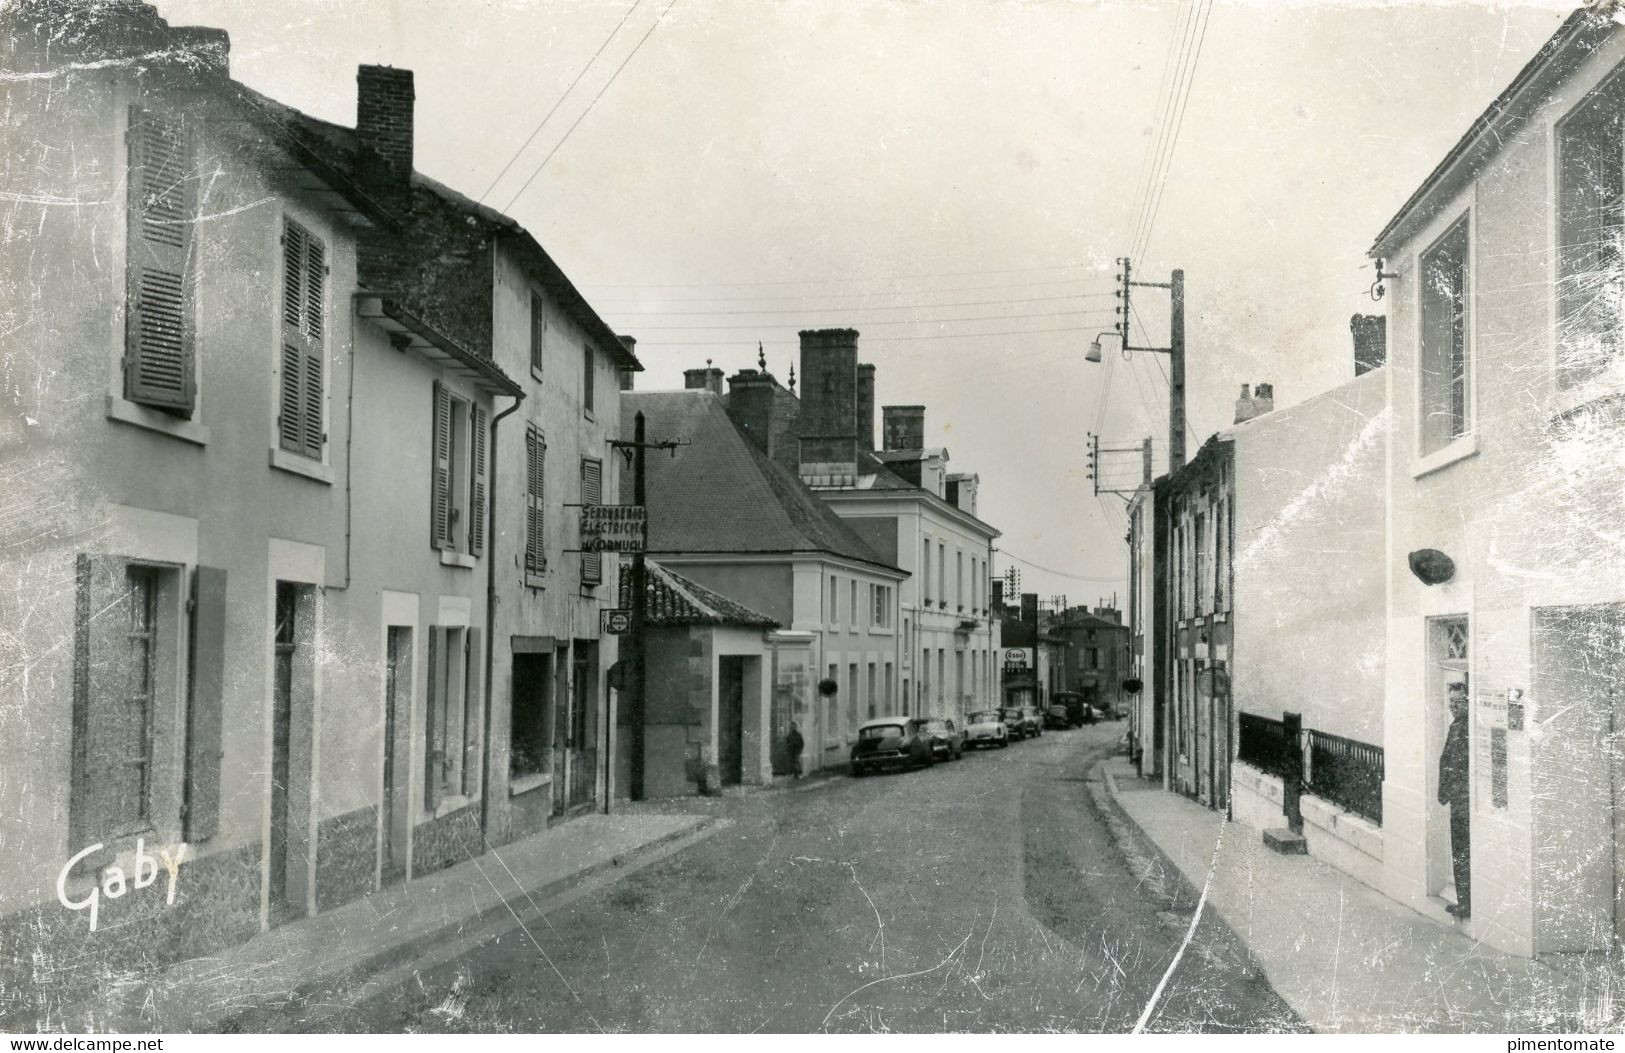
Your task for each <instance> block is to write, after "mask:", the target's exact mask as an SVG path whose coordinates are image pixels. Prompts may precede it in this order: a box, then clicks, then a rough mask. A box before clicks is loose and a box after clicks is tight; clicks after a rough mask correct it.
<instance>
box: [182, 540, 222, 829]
mask: <svg viewBox="0 0 1625 1053" xmlns="http://www.w3.org/2000/svg"><path fill="white" fill-rule="evenodd" d="M189 650H190V652H191V659H192V675H191V691H190V695H189V697H188V699H187V712H186V812H185V837H186V840H187V841H202V840H206V839H207V838H210V837H213V836H214V834H215V832H216V831H217V830H218V829H219V827H220V758H221V753H222V750H223V746H222V742H221V730H222V727H223V720H222V705H223V702H224V694H225V683H226V675H225V673H226V572H225V571H224V570H221V569H219V568H218V567H198V568H197V572H196V573H195V574H194V575H193V576H192V642H191V647H190V648H189Z"/></svg>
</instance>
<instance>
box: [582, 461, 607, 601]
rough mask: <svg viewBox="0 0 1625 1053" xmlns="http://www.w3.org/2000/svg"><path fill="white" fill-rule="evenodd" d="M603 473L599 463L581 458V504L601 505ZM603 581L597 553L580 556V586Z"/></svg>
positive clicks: (602, 569) (599, 555)
mask: <svg viewBox="0 0 1625 1053" xmlns="http://www.w3.org/2000/svg"><path fill="white" fill-rule="evenodd" d="M603 471H604V466H603V464H602V463H601V462H599V461H593V460H588V459H586V458H583V459H582V461H581V503H582V504H584V505H597V504H602V503H603ZM603 580H604V558H603V556H602V555H601V554H599V553H597V552H583V553H582V554H581V584H583V585H597V584H599V583H600V582H602V581H603Z"/></svg>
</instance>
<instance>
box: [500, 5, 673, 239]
mask: <svg viewBox="0 0 1625 1053" xmlns="http://www.w3.org/2000/svg"><path fill="white" fill-rule="evenodd" d="M676 6H677V0H667V3H666V6H665V7H663V8H661V10H660V14H659V16H658V17H656V18H655V20H654V24H653V25H651V26H650V27H649V29H648V31H647V32H645V33H644V34H643V36H641V37H639V38H638V42H637V44H636V45H634V46H633V48H632V50H631V51H629V52H628V53H627V55H626V57H625V58H624V59H622V60H621V64H620V65H619V66H616V67H615V72H614V73H611V74H610V75H609V79H608V80H606V81H605V82H604V86H603V87H602V88H599V89H598V94H597V95H594V96H593V97H592V101H591V102H589V103H587V108H586V109H585V110H582V111H581V116H579V117H577V118H576V119H575V122H574V123H573V124H571V125H570V127H569V128H567V129H565V132H564V138H562V139H560V140H559V141H558V142H557V143H555V144H554V145H553V149H551V150H549V151H548V152H547V156H546V157H544V158H542V163H541V164H539V165H537V166H536V170H535V171H533V172H531V173H530V177H529V178H528V179H526V180H525V182H524V185H523V186H521V187H520V188H519V190H518V192H517V193H515V194H514V196H513V197H511V198H509V199H508V203H507V204H506V205H504V206H503V208H502V211H504V212H512V211H513V206H514V202H516V201H518V200H519V199H520V198H521V197H522V196H524V193H525V191H526V190H529V189H530V184H531V183H532V182H534V181H535V179H536V177H537V176H539V175H541V174H542V169H544V168H546V167H547V163H548V162H549V161H551V160H553V155H554V154H556V153H558V152H559V149H560V148H561V147H562V146H564V144H565V143H567V142H569V141H570V135H571V134H572V133H573V132H574V131H575V130H576V129H577V128H579V127H580V126H581V122H582V121H584V120H586V119H587V114H589V113H591V112H592V109H593V107H594V106H597V105H598V100H599V99H602V98H603V97H604V92H606V91H608V90H609V86H610V85H611V84H614V83H615V79H616V78H617V77H619V76H620V75H621V70H623V69H625V68H626V64H627V63H628V62H631V61H632V58H633V56H634V55H636V54H637V53H638V52H639V51H641V50H643V45H644V44H646V43H647V42H648V40H649V38H650V37H651V36H653V35H654V31H655V30H656V29H659V28H660V23H661V22H663V21H665V18H666V14H667V12H669V11H670V10H671V9H672V8H673V7H676Z"/></svg>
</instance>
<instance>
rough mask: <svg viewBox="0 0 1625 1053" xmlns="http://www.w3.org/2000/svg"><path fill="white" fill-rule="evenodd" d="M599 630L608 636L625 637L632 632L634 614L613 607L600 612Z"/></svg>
mask: <svg viewBox="0 0 1625 1053" xmlns="http://www.w3.org/2000/svg"><path fill="white" fill-rule="evenodd" d="M598 629H599V631H600V632H602V633H604V634H606V635H608V636H624V635H626V634H627V633H629V632H631V631H632V612H631V611H629V610H626V609H625V608H622V607H612V608H607V609H605V610H601V611H599V612H598Z"/></svg>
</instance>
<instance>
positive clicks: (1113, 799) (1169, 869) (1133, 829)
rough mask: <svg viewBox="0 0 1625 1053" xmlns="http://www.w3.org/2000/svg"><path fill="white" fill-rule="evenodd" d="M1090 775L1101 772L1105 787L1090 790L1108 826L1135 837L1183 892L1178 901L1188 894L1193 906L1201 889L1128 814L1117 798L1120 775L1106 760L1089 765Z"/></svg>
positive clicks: (1138, 846) (1142, 848) (1101, 779)
mask: <svg viewBox="0 0 1625 1053" xmlns="http://www.w3.org/2000/svg"><path fill="white" fill-rule="evenodd" d="M1088 775H1099V776H1100V782H1101V785H1102V786H1103V787H1104V788H1103V789H1101V790H1099V791H1096V792H1094V793H1092V794H1090V796H1091V798H1092V799H1093V800H1094V802H1095V804H1096V805H1097V806H1102V807H1101V811H1102V813H1103V815H1102V818H1107V819H1108V820H1109V821H1108V826H1111V825H1116V826H1118V827H1120V828H1121V829H1122V830H1123V832H1124V833H1125V835H1126V836H1128V837H1129V838H1130V839H1131V840H1133V842H1134V845H1135V847H1136V848H1138V849H1139V850H1140V851H1141V852H1142V853H1144V854H1145V855H1146V856H1148V857H1150V858H1151V859H1154V860H1155V861H1156V862H1157V865H1158V866H1159V867H1160V868H1161V869H1162V872H1163V873H1164V874H1166V875H1167V876H1168V877H1169V878H1170V879H1171V880H1172V881H1173V882H1174V883H1175V884H1176V885H1177V886H1178V889H1179V892H1180V893H1181V895H1178V896H1176V897H1175V902H1176V904H1177V903H1178V902H1179V901H1180V900H1181V899H1183V898H1186V897H1188V898H1189V901H1190V903H1191V906H1192V907H1193V908H1194V906H1195V904H1196V901H1197V900H1198V899H1199V898H1200V897H1201V891H1202V890H1201V889H1199V888H1197V887H1196V886H1195V885H1193V884H1192V883H1191V881H1190V879H1189V878H1187V877H1185V872H1184V871H1182V870H1180V869H1179V867H1178V866H1176V865H1175V864H1174V861H1173V858H1172V857H1171V856H1169V855H1168V853H1166V852H1164V851H1163V850H1162V847H1161V846H1160V845H1158V844H1157V843H1156V842H1155V841H1153V840H1152V839H1151V835H1150V834H1148V833H1146V832H1145V830H1144V829H1143V828H1142V827H1141V826H1140V824H1139V823H1137V822H1135V821H1134V818H1133V817H1132V816H1130V815H1129V814H1128V811H1127V810H1126V809H1125V808H1124V807H1123V805H1122V803H1121V802H1120V801H1118V799H1117V795H1118V794H1119V793H1120V792H1121V791H1119V790H1118V788H1117V777H1116V776H1115V775H1113V774H1112V773H1111V772H1110V771H1107V770H1106V762H1105V761H1096V762H1095V764H1094V766H1093V767H1092V768H1090V769H1089V772H1088ZM1088 775H1086V776H1085V778H1087V777H1088Z"/></svg>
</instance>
